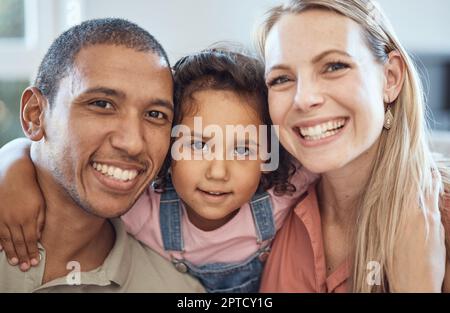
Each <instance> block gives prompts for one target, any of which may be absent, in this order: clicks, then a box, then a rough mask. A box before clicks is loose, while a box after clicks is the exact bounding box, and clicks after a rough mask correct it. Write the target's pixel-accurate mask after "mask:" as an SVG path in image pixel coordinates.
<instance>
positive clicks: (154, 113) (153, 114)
mask: <svg viewBox="0 0 450 313" xmlns="http://www.w3.org/2000/svg"><path fill="white" fill-rule="evenodd" d="M147 114H148V117H150V118H155V119H159V120H160V119H163V118H166V115H165V114H164V113H162V112H159V111H149V112H147Z"/></svg>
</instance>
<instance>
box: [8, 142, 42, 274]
mask: <svg viewBox="0 0 450 313" xmlns="http://www.w3.org/2000/svg"><path fill="white" fill-rule="evenodd" d="M30 145H31V144H30V141H28V140H26V139H17V140H14V141H12V142H10V143H9V144H7V145H5V146H4V147H3V148H1V149H0V199H1V202H0V251H1V250H4V251H5V253H6V256H7V257H8V260H9V263H10V264H11V265H19V266H20V269H21V270H22V271H27V270H28V269H29V268H30V266H36V265H37V264H38V263H39V261H40V257H39V251H38V246H37V242H38V240H39V239H40V231H41V229H42V227H43V225H44V218H45V216H44V214H45V210H44V208H45V200H44V198H43V196H42V192H41V190H40V188H39V185H38V183H37V181H36V173H35V169H34V166H33V163H32V161H31V159H30V157H29V150H30Z"/></svg>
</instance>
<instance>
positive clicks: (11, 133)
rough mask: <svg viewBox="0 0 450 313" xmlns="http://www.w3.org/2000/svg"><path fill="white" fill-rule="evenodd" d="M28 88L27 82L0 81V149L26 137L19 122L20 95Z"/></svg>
mask: <svg viewBox="0 0 450 313" xmlns="http://www.w3.org/2000/svg"><path fill="white" fill-rule="evenodd" d="M27 86H28V81H27V80H11V81H8V80H0V147H1V146H3V145H4V144H5V143H7V142H8V141H10V140H12V139H14V138H17V137H23V136H24V134H23V132H22V128H21V125H20V122H19V112H20V95H21V94H22V91H23V90H24V89H25V88H26V87H27Z"/></svg>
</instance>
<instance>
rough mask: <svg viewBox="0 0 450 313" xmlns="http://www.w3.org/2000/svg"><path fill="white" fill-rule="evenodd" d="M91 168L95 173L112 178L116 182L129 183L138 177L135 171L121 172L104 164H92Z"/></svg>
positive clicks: (119, 169) (121, 170)
mask: <svg viewBox="0 0 450 313" xmlns="http://www.w3.org/2000/svg"><path fill="white" fill-rule="evenodd" d="M92 167H93V168H94V169H95V170H96V171H97V172H100V173H102V174H103V175H105V176H109V177H111V178H114V179H116V180H120V181H124V182H125V181H129V180H133V179H135V178H136V176H137V175H138V172H137V171H136V170H123V169H121V168H118V167H115V166H110V165H106V164H100V163H96V162H94V163H93V164H92Z"/></svg>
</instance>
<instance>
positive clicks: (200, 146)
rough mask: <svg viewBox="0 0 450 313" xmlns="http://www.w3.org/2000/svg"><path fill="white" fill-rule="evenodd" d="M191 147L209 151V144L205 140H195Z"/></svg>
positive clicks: (196, 149)
mask: <svg viewBox="0 0 450 313" xmlns="http://www.w3.org/2000/svg"><path fill="white" fill-rule="evenodd" d="M191 147H192V149H194V150H195V151H201V150H203V151H207V150H208V144H207V143H206V142H203V141H194V142H192V143H191Z"/></svg>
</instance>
